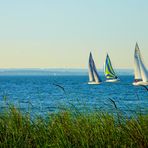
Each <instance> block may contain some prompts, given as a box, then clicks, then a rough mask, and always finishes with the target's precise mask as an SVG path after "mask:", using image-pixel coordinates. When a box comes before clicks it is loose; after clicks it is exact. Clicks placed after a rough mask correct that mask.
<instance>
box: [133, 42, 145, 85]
mask: <svg viewBox="0 0 148 148" xmlns="http://www.w3.org/2000/svg"><path fill="white" fill-rule="evenodd" d="M134 58H135V82H134V83H133V85H148V72H147V69H146V67H145V65H144V62H143V59H142V56H141V53H140V50H139V47H138V44H137V43H136V47H135V56H134Z"/></svg>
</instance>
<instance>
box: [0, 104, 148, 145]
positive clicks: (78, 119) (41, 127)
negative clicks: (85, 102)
mask: <svg viewBox="0 0 148 148" xmlns="http://www.w3.org/2000/svg"><path fill="white" fill-rule="evenodd" d="M0 147H1V148H3V147H4V148H8V147H12V148H13V147H15V148H32V147H33V148H36V147H37V148H39V147H41V148H44V147H45V148H46V147H53V148H72V147H74V148H98V147H100V148H102V147H123V148H124V147H133V148H136V147H137V148H139V147H140V148H147V147H148V115H137V117H135V116H134V117H133V118H132V117H131V118H130V119H129V118H126V117H123V116H122V115H119V114H118V113H117V117H116V116H115V115H112V114H108V113H103V112H95V113H90V114H84V113H80V112H78V111H68V110H67V111H61V112H59V113H53V114H48V115H47V117H46V118H42V117H41V116H36V117H35V118H33V119H32V118H31V117H30V114H29V113H23V114H22V113H21V111H20V110H19V109H16V108H15V107H13V106H10V107H9V109H7V110H5V111H4V112H1V113H0Z"/></svg>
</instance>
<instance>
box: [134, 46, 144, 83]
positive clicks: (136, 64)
mask: <svg viewBox="0 0 148 148" xmlns="http://www.w3.org/2000/svg"><path fill="white" fill-rule="evenodd" d="M139 58H140V50H139V47H138V44H137V43H136V46H135V54H134V73H135V80H141V79H142V78H141V71H140V63H139Z"/></svg>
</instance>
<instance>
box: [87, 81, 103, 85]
mask: <svg viewBox="0 0 148 148" xmlns="http://www.w3.org/2000/svg"><path fill="white" fill-rule="evenodd" d="M88 84H89V85H99V84H101V82H94V81H92V82H88Z"/></svg>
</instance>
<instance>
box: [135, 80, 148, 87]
mask: <svg viewBox="0 0 148 148" xmlns="http://www.w3.org/2000/svg"><path fill="white" fill-rule="evenodd" d="M133 85H135V86H139V85H148V82H143V81H139V82H133Z"/></svg>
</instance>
